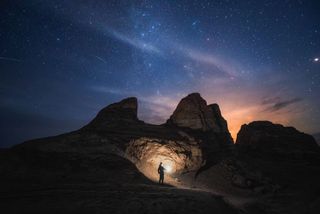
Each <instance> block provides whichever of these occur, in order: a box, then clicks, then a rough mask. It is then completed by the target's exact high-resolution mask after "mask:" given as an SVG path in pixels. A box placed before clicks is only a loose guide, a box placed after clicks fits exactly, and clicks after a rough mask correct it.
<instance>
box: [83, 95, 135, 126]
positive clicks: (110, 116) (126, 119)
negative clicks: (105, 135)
mask: <svg viewBox="0 0 320 214" xmlns="http://www.w3.org/2000/svg"><path fill="white" fill-rule="evenodd" d="M137 112H138V101H137V98H135V97H129V98H127V99H124V100H122V101H120V102H118V103H113V104H111V105H108V106H107V107H105V108H103V109H102V110H101V111H100V112H99V113H98V115H97V116H96V117H95V118H94V119H93V120H92V121H91V122H90V123H89V124H88V125H87V126H85V127H84V129H94V130H103V129H107V128H108V127H112V126H114V124H115V123H116V124H119V123H121V124H122V125H127V124H130V123H137V122H139V120H138V116H137ZM140 122H141V121H140Z"/></svg>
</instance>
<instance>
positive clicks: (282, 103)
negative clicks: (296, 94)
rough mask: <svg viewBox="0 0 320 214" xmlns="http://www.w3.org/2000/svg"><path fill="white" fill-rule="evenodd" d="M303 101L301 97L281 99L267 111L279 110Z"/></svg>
mask: <svg viewBox="0 0 320 214" xmlns="http://www.w3.org/2000/svg"><path fill="white" fill-rule="evenodd" d="M301 101H302V99H301V98H293V99H290V100H279V101H277V102H276V103H274V104H273V105H272V106H270V107H268V108H267V109H266V110H265V111H269V112H275V111H279V110H281V109H283V108H286V107H288V106H290V105H292V104H294V103H298V102H301Z"/></svg>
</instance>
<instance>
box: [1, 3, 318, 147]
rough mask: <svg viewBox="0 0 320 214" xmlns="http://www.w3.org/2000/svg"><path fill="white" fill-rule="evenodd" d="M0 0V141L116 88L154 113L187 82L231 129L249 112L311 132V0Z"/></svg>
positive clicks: (63, 122)
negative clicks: (218, 110)
mask: <svg viewBox="0 0 320 214" xmlns="http://www.w3.org/2000/svg"><path fill="white" fill-rule="evenodd" d="M1 4H2V6H1V13H0V16H1V19H0V20H1V21H0V29H1V32H0V44H1V49H0V66H1V70H0V72H1V78H0V96H1V101H0V108H1V111H0V114H1V115H0V116H1V122H0V128H1V131H0V137H1V139H2V140H1V145H0V146H2V147H5V146H10V145H13V144H16V143H20V142H22V141H24V140H27V139H31V138H35V137H42V136H47V135H53V134H58V133H61V132H66V131H70V130H74V129H77V128H79V127H81V126H83V125H84V124H86V123H87V122H88V121H89V120H90V119H91V118H92V117H94V115H95V114H96V113H97V111H98V110H99V109H101V108H102V107H104V106H105V105H107V104H109V103H111V102H116V101H118V100H120V99H122V98H125V97H128V96H136V97H138V99H139V105H140V107H139V117H140V118H141V119H143V120H145V121H147V122H151V123H156V124H160V123H163V122H164V121H165V120H166V119H167V118H168V117H169V115H170V114H171V113H172V112H173V110H174V108H175V106H176V105H177V103H178V101H179V100H180V99H181V98H182V97H183V96H185V95H187V94H188V93H191V92H196V91H197V92H200V93H201V94H202V96H203V97H204V98H205V99H206V100H207V101H208V102H210V103H213V102H216V103H218V104H219V105H220V108H221V110H222V113H223V115H224V116H225V117H226V119H227V120H228V124H229V129H230V131H231V133H232V135H233V137H236V133H237V131H238V130H239V128H240V126H241V125H242V124H243V123H248V122H250V121H253V120H271V121H273V122H278V123H282V124H285V125H291V126H295V127H297V128H298V129H300V130H302V131H305V132H308V133H312V134H313V133H317V132H320V127H319V124H320V112H319V106H320V99H319V94H320V63H319V57H320V25H319V21H320V15H319V13H318V11H320V4H319V2H318V1H316V0H314V1H302V0H301V1H277V0H262V1H255V0H247V1H236V0H220V1H208V0H203V1H195V0H193V1H192V0H184V1H180V0H177V1H171V0H163V1H156V0H144V1H124V0H108V1H98V0H91V1H75V0H70V1H63V0H50V1H49V0H41V1H40V0H31V1H19V0H10V1H4V2H3V3H1Z"/></svg>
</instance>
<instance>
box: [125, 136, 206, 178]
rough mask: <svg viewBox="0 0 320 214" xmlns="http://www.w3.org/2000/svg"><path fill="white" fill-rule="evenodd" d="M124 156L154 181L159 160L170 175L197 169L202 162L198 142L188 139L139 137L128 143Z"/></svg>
mask: <svg viewBox="0 0 320 214" xmlns="http://www.w3.org/2000/svg"><path fill="white" fill-rule="evenodd" d="M125 157H127V158H128V159H129V160H131V161H132V162H133V163H134V164H135V165H136V166H137V167H138V169H139V170H140V171H141V172H143V173H144V175H146V176H147V177H148V178H149V179H151V180H154V181H157V179H158V177H159V175H158V172H157V168H158V165H159V163H160V162H162V163H163V165H164V168H165V169H166V170H167V173H168V174H170V175H179V174H182V173H186V172H190V171H197V170H198V169H200V167H201V166H202V165H203V164H204V160H203V156H202V151H201V148H200V146H199V142H196V141H189V140H184V141H174V140H161V139H156V138H139V139H137V140H132V141H131V142H130V143H129V144H128V146H127V149H126V152H125Z"/></svg>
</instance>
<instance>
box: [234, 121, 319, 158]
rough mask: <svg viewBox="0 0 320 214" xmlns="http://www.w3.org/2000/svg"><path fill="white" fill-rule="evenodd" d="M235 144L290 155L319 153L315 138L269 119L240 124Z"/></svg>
mask: <svg viewBox="0 0 320 214" xmlns="http://www.w3.org/2000/svg"><path fill="white" fill-rule="evenodd" d="M236 144H237V145H238V146H239V147H241V148H245V149H248V150H252V151H255V152H257V153H259V154H261V153H272V156H274V155H283V156H286V157H288V156H291V157H296V158H299V157H301V158H302V157H303V156H306V155H312V154H314V155H315V156H317V154H320V153H319V152H320V150H319V146H318V145H317V143H316V141H315V139H314V138H313V137H312V136H311V135H308V134H305V133H302V132H299V131H298V130H296V129H295V128H293V127H284V126H282V125H280V124H273V123H272V122H269V121H255V122H252V123H249V124H248V125H246V124H245V125H242V126H241V129H240V131H239V133H238V137H237V141H236Z"/></svg>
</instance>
